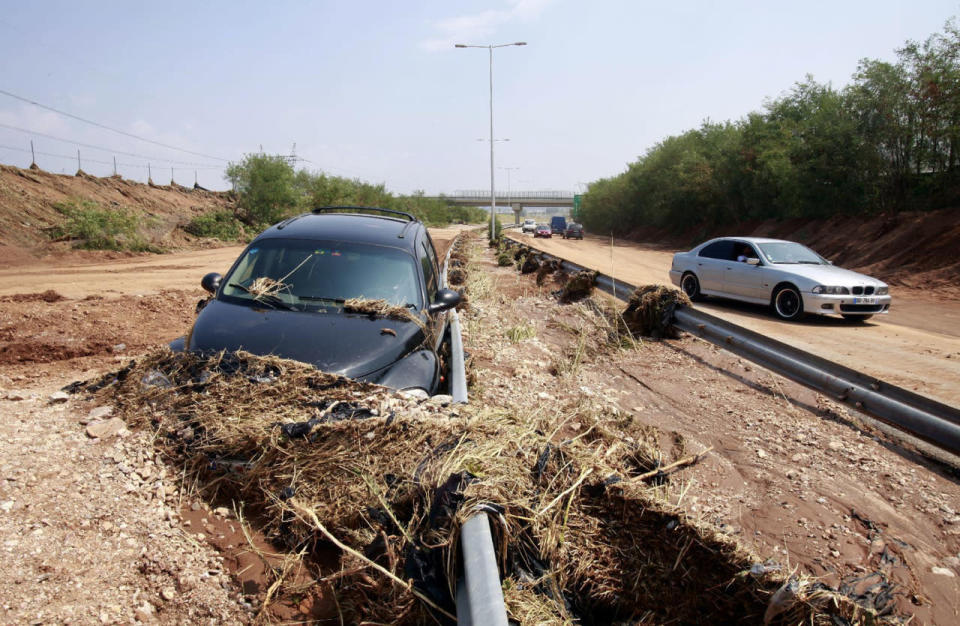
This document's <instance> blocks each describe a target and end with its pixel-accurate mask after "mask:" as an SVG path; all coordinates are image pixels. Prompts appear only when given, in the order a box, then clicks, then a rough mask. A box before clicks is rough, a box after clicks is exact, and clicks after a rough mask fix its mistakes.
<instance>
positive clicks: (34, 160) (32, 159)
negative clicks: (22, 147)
mask: <svg viewBox="0 0 960 626" xmlns="http://www.w3.org/2000/svg"><path fill="white" fill-rule="evenodd" d="M36 164H37V155H36V154H35V153H34V151H33V139H31V140H30V165H31V166H35V165H36Z"/></svg>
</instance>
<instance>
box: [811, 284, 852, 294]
mask: <svg viewBox="0 0 960 626" xmlns="http://www.w3.org/2000/svg"><path fill="white" fill-rule="evenodd" d="M810 291H811V293H823V294H827V295H834V296H845V295H848V294H849V293H850V290H849V289H847V288H846V287H840V286H837V285H817V286H816V287H814V288H813V289H811V290H810Z"/></svg>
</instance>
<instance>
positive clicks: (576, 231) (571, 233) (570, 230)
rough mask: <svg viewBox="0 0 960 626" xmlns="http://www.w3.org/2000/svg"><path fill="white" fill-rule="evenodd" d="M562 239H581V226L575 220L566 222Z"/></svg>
mask: <svg viewBox="0 0 960 626" xmlns="http://www.w3.org/2000/svg"><path fill="white" fill-rule="evenodd" d="M563 238H564V239H583V226H581V225H580V224H578V223H576V222H567V228H566V229H565V230H564V231H563Z"/></svg>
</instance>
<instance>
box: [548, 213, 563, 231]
mask: <svg viewBox="0 0 960 626" xmlns="http://www.w3.org/2000/svg"><path fill="white" fill-rule="evenodd" d="M566 229H567V218H565V217H564V216H562V215H554V216H553V217H551V218H550V230H551V231H552V232H553V234H554V235H562V234H563V231H565V230H566Z"/></svg>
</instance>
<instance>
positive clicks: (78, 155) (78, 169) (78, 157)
mask: <svg viewBox="0 0 960 626" xmlns="http://www.w3.org/2000/svg"><path fill="white" fill-rule="evenodd" d="M77 171H78V172H82V171H83V167H82V166H81V165H80V148H77Z"/></svg>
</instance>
